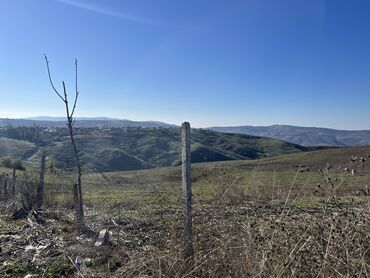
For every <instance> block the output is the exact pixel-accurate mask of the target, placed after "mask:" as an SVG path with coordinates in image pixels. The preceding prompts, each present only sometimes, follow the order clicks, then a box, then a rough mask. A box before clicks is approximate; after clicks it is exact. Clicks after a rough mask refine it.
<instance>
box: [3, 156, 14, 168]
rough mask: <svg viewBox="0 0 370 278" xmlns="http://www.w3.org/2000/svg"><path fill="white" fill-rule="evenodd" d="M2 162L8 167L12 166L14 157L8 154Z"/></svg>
mask: <svg viewBox="0 0 370 278" xmlns="http://www.w3.org/2000/svg"><path fill="white" fill-rule="evenodd" d="M1 164H2V165H3V166H4V167H6V168H12V165H13V162H12V159H11V158H10V157H9V156H6V157H4V158H3V160H2V161H1Z"/></svg>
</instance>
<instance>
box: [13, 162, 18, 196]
mask: <svg viewBox="0 0 370 278" xmlns="http://www.w3.org/2000/svg"><path fill="white" fill-rule="evenodd" d="M16 171H17V169H15V168H13V180H12V196H13V197H14V196H15V183H16V175H15V174H16Z"/></svg>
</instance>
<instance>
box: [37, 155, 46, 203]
mask: <svg viewBox="0 0 370 278" xmlns="http://www.w3.org/2000/svg"><path fill="white" fill-rule="evenodd" d="M45 157H46V152H43V154H42V156H41V167H40V179H39V184H38V186H37V201H36V203H37V207H39V208H40V207H41V206H42V205H43V203H44V187H45Z"/></svg>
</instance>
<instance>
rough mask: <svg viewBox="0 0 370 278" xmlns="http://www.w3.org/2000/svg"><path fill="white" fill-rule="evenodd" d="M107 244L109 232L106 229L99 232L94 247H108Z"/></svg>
mask: <svg viewBox="0 0 370 278" xmlns="http://www.w3.org/2000/svg"><path fill="white" fill-rule="evenodd" d="M108 244H109V232H108V230H107V229H104V230H101V231H100V232H99V235H98V238H97V239H96V241H95V244H94V245H95V246H96V247H99V246H103V245H108Z"/></svg>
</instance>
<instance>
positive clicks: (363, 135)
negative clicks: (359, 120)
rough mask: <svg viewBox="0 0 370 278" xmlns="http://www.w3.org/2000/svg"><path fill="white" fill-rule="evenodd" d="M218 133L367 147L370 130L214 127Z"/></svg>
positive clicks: (304, 144) (286, 126)
mask: <svg viewBox="0 0 370 278" xmlns="http://www.w3.org/2000/svg"><path fill="white" fill-rule="evenodd" d="M211 129H212V130H214V131H217V132H227V133H240V134H249V135H254V136H262V137H269V138H275V139H279V140H283V141H286V142H291V143H294V144H298V145H302V146H365V145H369V144H370V130H353V131H352V130H337V129H330V128H317V127H300V126H289V125H272V126H235V127H212V128H211Z"/></svg>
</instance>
